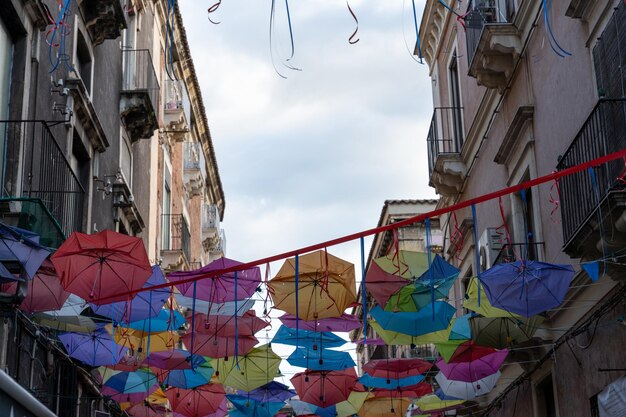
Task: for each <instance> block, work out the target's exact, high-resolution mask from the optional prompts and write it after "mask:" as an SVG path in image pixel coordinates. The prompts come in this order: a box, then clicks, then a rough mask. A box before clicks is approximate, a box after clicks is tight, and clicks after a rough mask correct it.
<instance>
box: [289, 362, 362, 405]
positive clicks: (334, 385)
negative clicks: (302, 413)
mask: <svg viewBox="0 0 626 417" xmlns="http://www.w3.org/2000/svg"><path fill="white" fill-rule="evenodd" d="M291 383H292V384H293V386H294V388H295V389H296V392H297V393H298V396H299V397H300V399H301V400H302V401H305V402H308V403H311V404H314V405H317V406H319V407H328V406H331V405H334V404H337V403H340V402H342V401H346V400H347V399H348V396H349V395H350V392H351V391H353V390H355V388H358V389H357V390H359V391H363V389H362V387H359V385H358V383H357V376H356V372H355V371H354V368H348V369H344V370H342V371H305V372H300V373H297V374H295V375H294V376H293V377H292V378H291Z"/></svg>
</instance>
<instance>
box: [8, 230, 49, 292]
mask: <svg viewBox="0 0 626 417" xmlns="http://www.w3.org/2000/svg"><path fill="white" fill-rule="evenodd" d="M49 255H50V250H48V248H46V247H44V246H42V245H40V244H39V235H37V234H35V233H33V232H30V231H28V230H24V229H20V228H17V227H11V226H7V225H6V224H4V223H0V262H7V261H8V262H18V263H19V264H20V265H21V267H22V269H23V270H24V272H25V273H26V275H28V277H29V278H33V277H34V276H35V274H36V273H37V270H38V269H39V267H40V266H41V264H42V263H43V261H44V260H45V259H46V258H47V257H48V256H49ZM3 269H4V271H3V273H2V274H1V275H2V277H4V278H6V279H7V280H8V281H13V280H14V279H13V276H12V274H11V273H10V272H8V271H7V270H6V268H3ZM7 273H8V274H7ZM0 279H1V278H0Z"/></svg>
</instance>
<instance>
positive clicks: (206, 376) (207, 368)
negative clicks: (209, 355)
mask: <svg viewBox="0 0 626 417" xmlns="http://www.w3.org/2000/svg"><path fill="white" fill-rule="evenodd" d="M214 372H215V369H213V368H212V367H211V364H210V363H209V362H205V363H203V364H202V365H199V366H196V367H195V368H193V369H173V370H171V371H169V372H168V373H167V377H166V378H165V381H164V384H165V385H168V386H170V387H176V388H185V389H193V388H196V387H199V386H201V385H205V384H208V383H209V382H210V381H211V377H212V376H213V373H214Z"/></svg>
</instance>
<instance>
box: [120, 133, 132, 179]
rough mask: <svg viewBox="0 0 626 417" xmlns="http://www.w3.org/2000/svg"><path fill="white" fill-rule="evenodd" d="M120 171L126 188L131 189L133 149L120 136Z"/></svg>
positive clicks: (126, 139)
mask: <svg viewBox="0 0 626 417" xmlns="http://www.w3.org/2000/svg"><path fill="white" fill-rule="evenodd" d="M120 171H121V172H122V176H123V177H124V181H125V182H126V185H128V188H130V189H131V190H132V189H133V149H132V145H131V144H130V141H129V140H128V138H127V137H126V135H125V134H124V132H122V134H120Z"/></svg>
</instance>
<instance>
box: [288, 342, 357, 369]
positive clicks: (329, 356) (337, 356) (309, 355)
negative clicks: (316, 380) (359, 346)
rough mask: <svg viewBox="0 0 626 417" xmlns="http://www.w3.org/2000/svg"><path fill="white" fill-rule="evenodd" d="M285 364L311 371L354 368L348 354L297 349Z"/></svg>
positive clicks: (328, 350)
mask: <svg viewBox="0 0 626 417" xmlns="http://www.w3.org/2000/svg"><path fill="white" fill-rule="evenodd" d="M287 362H289V364H290V365H292V366H298V367H301V368H307V369H310V370H313V371H339V370H342V369H346V368H352V367H354V366H356V363H354V360H353V359H352V357H351V356H350V354H349V353H348V352H338V351H336V350H330V349H317V350H313V349H308V348H297V349H296V350H295V351H294V352H293V353H292V354H291V355H289V357H288V358H287Z"/></svg>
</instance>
